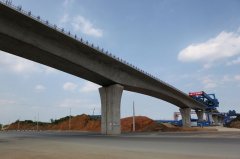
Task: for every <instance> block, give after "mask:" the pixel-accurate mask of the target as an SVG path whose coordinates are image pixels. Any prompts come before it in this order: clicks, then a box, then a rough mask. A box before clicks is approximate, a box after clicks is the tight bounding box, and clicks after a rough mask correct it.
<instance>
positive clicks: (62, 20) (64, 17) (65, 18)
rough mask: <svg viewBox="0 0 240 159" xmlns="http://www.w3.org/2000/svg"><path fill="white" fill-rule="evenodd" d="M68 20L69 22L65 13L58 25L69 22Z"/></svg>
mask: <svg viewBox="0 0 240 159" xmlns="http://www.w3.org/2000/svg"><path fill="white" fill-rule="evenodd" d="M69 20H70V18H69V15H68V14H67V13H65V14H64V15H63V16H62V17H61V19H60V25H62V24H65V23H67V22H69Z"/></svg>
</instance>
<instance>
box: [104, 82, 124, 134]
mask: <svg viewBox="0 0 240 159" xmlns="http://www.w3.org/2000/svg"><path fill="white" fill-rule="evenodd" d="M122 92H123V86H121V85H119V84H115V85H111V86H108V87H101V88H99V93H100V97H101V111H102V118H101V133H102V134H106V135H117V134H121V123H120V105H121V98H122Z"/></svg>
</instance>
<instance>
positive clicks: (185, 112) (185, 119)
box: [179, 108, 191, 127]
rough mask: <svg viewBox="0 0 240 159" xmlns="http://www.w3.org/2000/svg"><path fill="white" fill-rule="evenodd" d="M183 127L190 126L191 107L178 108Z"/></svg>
mask: <svg viewBox="0 0 240 159" xmlns="http://www.w3.org/2000/svg"><path fill="white" fill-rule="evenodd" d="M179 110H180V113H181V115H182V125H183V127H191V108H180V109H179Z"/></svg>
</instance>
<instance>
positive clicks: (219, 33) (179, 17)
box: [0, 0, 240, 123]
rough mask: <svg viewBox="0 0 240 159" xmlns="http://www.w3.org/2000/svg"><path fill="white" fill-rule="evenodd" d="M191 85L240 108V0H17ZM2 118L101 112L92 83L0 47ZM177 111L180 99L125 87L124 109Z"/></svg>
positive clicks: (159, 113) (224, 105) (224, 106)
mask: <svg viewBox="0 0 240 159" xmlns="http://www.w3.org/2000/svg"><path fill="white" fill-rule="evenodd" d="M12 2H13V4H15V5H21V6H22V7H23V9H25V10H31V11H32V13H33V14H34V15H40V17H41V18H43V19H46V20H49V22H50V23H53V24H57V25H58V26H61V27H64V28H65V29H66V30H70V31H71V32H72V33H75V34H77V35H78V36H80V37H83V38H84V39H85V40H88V41H90V42H92V43H94V44H95V45H99V46H100V47H103V48H104V49H105V50H108V51H110V52H112V53H113V54H115V55H116V56H118V57H121V58H123V59H125V60H126V61H128V62H130V63H132V64H134V65H136V66H138V67H140V68H142V69H143V70H145V71H147V72H149V73H151V74H153V75H155V76H157V77H158V78H160V79H162V80H163V81H165V82H167V83H169V84H171V85H173V86H175V87H176V88H178V89H180V90H182V91H184V92H186V93H188V92H191V91H202V90H204V91H205V92H207V93H215V94H216V96H217V98H218V99H219V101H220V108H219V110H220V111H228V110H229V109H235V110H237V111H238V112H240V100H239V94H240V69H239V67H240V18H239V17H240V1H238V0H221V1H219V0H211V1H207V0H182V1H179V0H141V1H139V0H131V1H129V0H128V1H127V0H122V1H112V0H111V1H110V0H101V1H99V0H62V1H60V0H52V1H47V0H41V1H38V0H13V1H12ZM0 74H1V76H0V82H1V87H0V88H1V89H0V109H1V111H0V123H9V122H12V121H15V120H17V119H18V118H20V119H21V120H25V119H31V120H34V119H36V116H37V114H38V113H39V118H40V120H42V121H49V120H50V119H51V118H59V117H62V116H66V115H68V114H69V110H70V108H71V109H72V114H73V115H76V114H82V113H87V114H92V111H93V109H94V108H96V111H95V114H100V97H99V94H98V88H99V87H100V86H97V85H95V84H93V83H90V82H88V81H85V80H83V79H80V78H77V77H74V76H72V75H69V74H66V73H63V72H61V71H58V70H55V69H52V68H49V67H46V66H43V65H40V64H37V63H33V62H31V61H28V60H25V59H22V58H19V57H15V56H13V55H10V54H7V53H4V52H0ZM133 100H134V101H135V107H136V114H137V115H146V116H149V117H151V118H153V119H172V116H173V112H174V111H178V107H176V106H174V105H171V104H169V103H166V102H164V101H161V100H159V99H155V98H152V97H148V96H145V95H141V94H136V93H131V92H127V91H124V94H123V98H122V107H121V116H122V117H125V116H130V115H131V114H132V108H131V106H132V102H133Z"/></svg>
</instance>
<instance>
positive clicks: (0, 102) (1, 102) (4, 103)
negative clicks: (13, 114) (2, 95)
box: [0, 99, 16, 106]
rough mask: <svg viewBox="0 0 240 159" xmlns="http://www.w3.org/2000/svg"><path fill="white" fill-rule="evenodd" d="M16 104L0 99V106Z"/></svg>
mask: <svg viewBox="0 0 240 159" xmlns="http://www.w3.org/2000/svg"><path fill="white" fill-rule="evenodd" d="M15 103H16V102H15V101H13V100H8V99H0V106H5V105H9V104H15Z"/></svg>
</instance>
